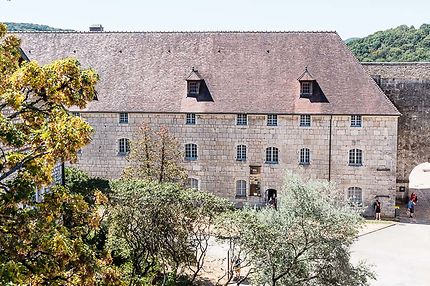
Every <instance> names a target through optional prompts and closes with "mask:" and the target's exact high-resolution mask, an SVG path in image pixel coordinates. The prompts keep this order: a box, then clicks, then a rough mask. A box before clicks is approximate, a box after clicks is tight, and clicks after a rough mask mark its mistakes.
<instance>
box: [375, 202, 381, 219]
mask: <svg viewBox="0 0 430 286" xmlns="http://www.w3.org/2000/svg"><path fill="white" fill-rule="evenodd" d="M375 220H381V202H380V201H379V200H376V202H375Z"/></svg>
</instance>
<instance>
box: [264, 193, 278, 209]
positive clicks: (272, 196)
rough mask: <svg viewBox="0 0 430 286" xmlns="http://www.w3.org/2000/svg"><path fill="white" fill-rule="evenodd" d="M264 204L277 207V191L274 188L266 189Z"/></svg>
mask: <svg viewBox="0 0 430 286" xmlns="http://www.w3.org/2000/svg"><path fill="white" fill-rule="evenodd" d="M266 204H267V205H268V206H269V207H274V208H275V209H277V208H278V192H277V191H276V190H275V189H268V190H266Z"/></svg>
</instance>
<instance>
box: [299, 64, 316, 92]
mask: <svg viewBox="0 0 430 286" xmlns="http://www.w3.org/2000/svg"><path fill="white" fill-rule="evenodd" d="M297 80H298V81H299V82H300V97H304V98H309V97H310V96H312V95H313V94H314V83H316V81H315V79H314V78H313V77H312V75H311V74H310V73H309V71H308V67H305V71H304V72H303V73H302V75H301V76H300V77H299V78H298V79H297Z"/></svg>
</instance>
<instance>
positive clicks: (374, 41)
mask: <svg viewBox="0 0 430 286" xmlns="http://www.w3.org/2000/svg"><path fill="white" fill-rule="evenodd" d="M346 44H347V45H348V47H349V48H350V49H351V51H352V52H353V54H354V55H355V56H356V57H357V58H358V60H359V61H361V62H375V61H377V62H429V61H430V24H423V25H421V27H420V28H418V29H416V28H414V26H410V27H408V26H406V25H402V26H399V27H397V28H393V29H388V30H385V31H379V32H376V33H374V34H372V35H369V36H367V37H365V38H361V39H354V40H350V41H349V42H347V43H346Z"/></svg>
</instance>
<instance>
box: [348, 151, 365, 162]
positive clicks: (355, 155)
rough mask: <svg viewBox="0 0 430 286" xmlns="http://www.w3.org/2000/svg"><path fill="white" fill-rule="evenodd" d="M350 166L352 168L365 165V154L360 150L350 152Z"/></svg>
mask: <svg viewBox="0 0 430 286" xmlns="http://www.w3.org/2000/svg"><path fill="white" fill-rule="evenodd" d="M349 165H350V166H361V165H363V152H362V151H361V150H360V149H351V150H349Z"/></svg>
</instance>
